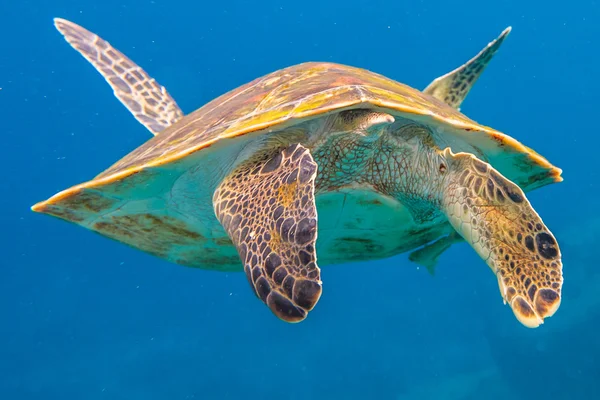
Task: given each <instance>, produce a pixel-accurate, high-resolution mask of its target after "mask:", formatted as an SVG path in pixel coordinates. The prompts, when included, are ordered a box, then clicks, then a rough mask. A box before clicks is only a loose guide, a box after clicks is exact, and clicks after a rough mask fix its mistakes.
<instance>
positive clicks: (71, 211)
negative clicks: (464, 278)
mask: <svg viewBox="0 0 600 400" xmlns="http://www.w3.org/2000/svg"><path fill="white" fill-rule="evenodd" d="M56 26H57V28H58V29H59V30H60V31H61V33H63V35H65V38H66V39H67V41H69V43H71V45H72V46H73V47H74V48H76V49H77V50H78V51H79V52H80V53H81V54H82V55H83V56H84V57H86V58H87V59H88V60H89V61H90V62H91V63H92V64H93V65H94V66H95V67H96V68H97V69H98V70H99V71H100V72H101V73H102V74H103V76H104V77H105V78H106V79H107V81H108V82H109V83H110V84H111V86H112V87H113V90H114V91H115V95H116V96H117V97H118V98H119V99H120V100H121V101H122V102H123V104H125V105H126V107H127V108H128V109H129V110H130V111H131V112H132V114H134V115H135V117H136V118H137V119H138V120H139V121H140V122H141V123H142V124H144V125H145V126H146V127H147V128H148V129H149V130H150V131H151V132H152V133H153V134H154V135H155V137H154V138H153V139H151V140H149V141H148V142H146V143H145V144H143V145H142V146H140V147H139V148H137V149H136V150H134V151H133V152H131V153H130V154H128V155H127V156H125V157H124V158H123V159H121V160H120V161H118V162H117V163H116V164H114V165H113V166H112V167H110V168H109V169H107V170H106V171H104V172H103V173H102V174H100V175H99V176H97V177H96V179H94V180H92V181H90V182H86V183H83V184H81V185H77V186H74V187H73V188H70V189H67V190H65V191H63V192H61V193H59V194H57V195H55V196H54V197H52V198H51V199H49V200H47V201H45V202H42V203H39V204H37V205H35V206H34V207H33V209H34V210H35V211H40V212H44V213H47V214H51V215H54V216H57V217H60V218H62V219H65V220H68V221H71V222H74V223H77V224H79V225H81V226H84V227H86V228H88V229H91V230H93V231H96V232H98V233H101V234H102V235H104V236H107V237H110V238H113V239H115V240H118V241H120V242H123V243H127V244H129V245H131V246H133V247H135V248H138V249H141V250H143V251H146V252H149V253H151V254H154V255H156V256H158V257H161V258H164V259H167V260H169V261H172V262H176V263H179V264H183V265H188V266H195V267H200V268H210V269H222V270H234V269H240V270H241V269H242V268H243V269H244V271H245V273H246V275H247V277H248V280H249V282H250V283H251V286H252V288H253V290H254V292H255V294H256V295H257V296H258V297H259V298H260V299H261V300H262V301H263V302H264V303H265V304H267V305H268V306H269V307H270V309H271V310H272V311H273V312H274V314H275V315H277V316H278V317H279V318H281V319H283V320H285V321H289V322H297V321H301V320H303V319H304V318H305V317H306V315H307V313H308V312H309V311H310V310H312V309H313V307H314V306H315V305H316V303H317V301H318V300H319V298H320V295H321V277H320V269H319V267H318V266H317V255H318V262H319V264H321V265H325V264H334V263H343V262H348V261H364V260H369V259H376V258H384V257H389V256H392V255H395V254H399V253H403V252H406V251H411V250H414V251H413V253H412V254H411V256H410V258H411V259H412V260H413V261H417V262H419V263H421V264H422V265H425V266H427V267H428V269H430V270H433V267H434V266H435V264H436V262H437V259H438V258H439V256H440V255H441V254H442V253H443V252H444V251H445V250H446V249H447V248H448V247H449V246H450V245H452V244H453V243H456V242H459V241H462V240H466V241H467V242H468V243H469V244H470V245H471V246H472V247H473V248H474V249H475V250H476V251H477V253H478V254H479V255H480V256H481V257H482V258H483V259H484V260H485V261H486V263H487V264H488V265H489V266H490V268H491V269H492V271H493V272H494V273H495V274H496V276H497V278H498V283H499V287H500V291H501V295H502V297H503V299H504V300H505V301H506V302H508V303H509V304H510V305H511V307H512V309H513V311H514V313H515V315H516V317H517V318H518V319H519V321H521V322H522V323H523V324H524V325H526V326H529V327H535V326H538V325H539V324H540V323H542V322H543V319H544V318H545V317H549V316H551V315H553V314H554V312H555V311H556V310H557V309H558V307H559V304H560V292H561V287H562V263H561V255H560V251H559V249H558V245H557V243H556V240H555V238H554V236H553V235H552V233H551V232H550V231H549V230H548V228H547V227H546V226H545V225H544V223H543V222H542V220H541V218H540V217H539V216H538V214H537V213H536V212H535V211H534V210H533V208H532V207H531V205H530V203H529V201H528V200H527V198H526V196H525V193H524V191H528V190H532V189H534V188H537V187H540V186H544V185H546V184H548V183H552V182H558V181H560V180H561V179H562V178H560V170H559V169H558V168H556V167H554V166H553V165H552V164H550V163H549V162H548V161H547V160H546V159H544V158H543V157H541V156H540V155H538V154H537V153H535V152H533V150H531V149H529V148H527V147H525V146H523V145H522V144H520V143H519V142H517V141H516V140H514V139H513V138H510V137H508V136H506V135H504V134H501V133H500V132H497V131H495V130H493V129H491V128H487V127H484V126H481V125H478V124H477V123H475V122H473V121H472V120H470V119H468V118H467V117H465V116H464V115H463V114H461V113H460V112H458V111H457V109H458V107H459V106H460V104H461V103H462V101H463V100H464V98H465V97H466V95H467V94H468V92H469V90H470V88H471V86H472V85H473V84H474V83H475V81H476V80H477V78H478V77H479V75H480V74H481V72H482V71H483V69H484V68H485V67H486V65H487V63H488V62H489V61H490V59H491V57H492V56H493V55H494V54H495V52H496V51H497V50H498V47H499V46H500V44H501V43H502V41H503V40H504V38H505V37H506V35H507V34H508V32H509V30H506V31H504V32H503V34H502V35H501V36H500V37H499V38H498V39H497V40H495V41H494V42H492V43H490V44H489V45H488V46H487V47H486V48H485V49H484V50H482V51H481V52H480V53H479V54H478V55H477V56H476V57H474V58H473V59H472V60H470V61H469V62H468V63H466V64H465V65H463V66H462V67H460V68H458V69H456V70H454V71H452V72H450V73H448V74H446V75H444V76H442V77H440V78H438V79H436V80H434V82H432V84H431V85H429V86H428V87H427V88H426V89H425V90H424V92H419V91H416V90H414V89H412V88H410V87H408V86H405V85H402V84H400V83H397V82H395V81H392V80H389V79H387V78H385V77H382V76H380V75H377V74H373V73H371V72H369V71H366V70H360V69H356V68H352V67H347V66H343V65H339V64H331V63H306V64H301V65H298V66H293V67H289V68H286V69H284V70H281V71H277V72H274V73H272V74H269V75H267V76H265V77H262V78H259V79H257V80H255V81H253V82H250V83H248V84H246V85H244V86H242V87H240V88H238V89H236V90H233V91H231V92H229V93H227V94H225V95H223V96H221V97H219V98H218V99H215V100H214V101H212V102H210V103H208V104H207V105H205V106H204V107H202V108H200V109H199V110H197V111H195V112H193V113H191V114H189V115H187V116H184V114H183V112H181V110H180V109H179V107H178V106H177V104H176V103H175V101H174V100H173V98H172V97H171V96H170V95H169V94H168V93H167V92H166V90H165V89H164V87H162V86H160V85H158V84H157V83H156V81H154V80H153V79H152V78H151V77H149V76H148V75H147V73H146V72H145V71H143V70H142V69H141V68H140V67H138V66H137V65H135V64H134V63H133V62H132V61H131V60H129V59H128V58H127V57H125V56H124V55H123V54H122V53H120V52H119V51H118V50H116V49H114V48H113V47H112V46H110V44H108V43H107V42H105V41H104V40H102V39H101V38H99V37H98V36H96V35H94V34H93V33H91V32H89V31H86V30H85V29H83V28H82V27H80V26H77V25H75V24H73V23H71V22H68V21H65V20H60V19H57V20H56Z"/></svg>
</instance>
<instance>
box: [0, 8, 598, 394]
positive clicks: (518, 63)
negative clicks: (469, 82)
mask: <svg viewBox="0 0 600 400" xmlns="http://www.w3.org/2000/svg"><path fill="white" fill-rule="evenodd" d="M1 10H2V15H3V22H2V24H0V37H1V38H2V39H0V50H1V51H0V88H1V90H0V116H1V117H2V118H1V121H2V125H3V127H2V131H3V137H2V139H3V146H2V148H3V151H2V156H1V158H2V163H1V164H2V169H1V170H2V172H1V174H2V181H1V182H2V196H0V210H2V213H1V221H2V228H3V229H2V230H1V231H0V232H1V233H0V236H1V237H2V240H1V241H0V243H1V244H0V247H1V249H2V258H1V260H2V261H0V264H1V268H0V399H6V400H30V399H45V400H50V399H61V400H80V399H90V400H96V399H111V400H112V399H116V400H121V399H127V400H133V399H144V400H155V399H156V400H157V399H170V400H175V399H202V400H204V399H206V400H208V399H257V400H258V399H275V398H277V399H290V400H300V399H302V400H305V399H315V400H317V399H394V400H398V399H425V400H427V399H451V400H459V399H506V398H511V399H515V400H516V399H532V398H534V399H536V398H544V399H556V400H558V399H600V339H599V337H598V332H599V331H600V329H599V328H600V295H599V293H600V270H599V269H598V254H597V252H598V249H599V248H600V216H599V215H598V205H599V204H600V203H599V200H598V198H599V196H600V184H599V180H600V174H599V172H598V170H599V166H598V156H597V154H598V145H599V143H598V134H599V129H598V123H597V122H596V119H597V116H598V107H599V106H600V101H599V100H598V93H600V83H599V81H598V79H597V76H596V73H597V71H598V67H599V58H598V48H599V46H600V4H599V3H598V2H597V1H572V2H568V3H565V2H556V1H551V2H542V1H530V2H524V1H501V2H494V3H486V2H482V1H472V0H470V1H463V2H443V1H439V0H438V1H429V2H426V1H414V2H399V1H390V0H385V1H383V0H371V1H369V2H358V1H353V0H351V1H345V2H341V1H329V2H324V1H313V0H308V1H303V2H285V1H281V0H279V1H273V0H265V1H260V2H250V1H241V0H231V1H229V2H215V3H207V2H193V1H189V0H171V1H166V0H152V1H150V0H130V1H123V0H120V1H115V0H104V1H102V2H99V1H97V2H94V1H89V0H88V1H85V0H84V1H71V0H55V1H52V2H43V1H40V0H37V1H22V2H8V1H4V2H3V3H2V7H1ZM53 17H62V18H66V19H69V20H72V21H74V22H76V23H78V24H81V25H83V26H84V27H86V28H88V29H90V30H92V31H94V32H96V33H98V34H99V35H101V36H102V37H103V38H105V39H106V40H108V41H110V42H111V43H112V44H113V45H115V46H116V47H117V48H118V49H119V50H121V51H123V52H124V53H125V54H127V55H128V56H129V57H130V58H132V59H133V60H134V61H135V62H137V63H138V64H140V65H141V66H142V67H143V68H144V69H145V70H146V71H148V73H150V75H152V76H153V77H155V78H156V79H157V80H158V81H159V82H160V83H161V84H163V85H165V86H166V87H167V88H168V90H169V92H170V93H171V94H172V95H173V96H174V97H175V99H176V100H177V102H178V104H179V105H180V107H181V108H182V109H183V110H184V111H185V112H186V113H187V112H191V111H193V110H194V109H196V108H198V107H200V106H201V105H203V104H204V103H206V102H208V101H210V100H212V99H213V98H215V97H217V96H218V95H220V94H222V93H224V92H226V91H228V90H230V89H233V88H235V87H237V86H239V85H241V84H243V83H246V82H248V81H250V80H252V79H254V78H256V77H258V76H261V75H264V74H266V73H269V72H271V71H274V70H277V69H279V68H283V67H286V66H288V65H292V64H296V63H299V62H304V61H333V62H339V63H345V64H350V65H354V66H359V67H363V68H367V69H370V70H372V71H375V72H378V73H381V74H384V75H386V76H389V77H391V78H393V79H396V80H399V81H401V82H404V83H406V84H409V85H411V86H413V87H415V88H418V89H422V88H424V87H425V86H426V85H427V84H428V83H429V82H430V81H431V80H433V79H434V78H435V77H437V76H440V75H442V74H444V73H446V72H448V71H450V70H451V69H454V68H455V67H457V66H458V65H460V64H462V63H463V62H465V61H466V60H467V59H469V58H470V57H472V56H473V55H475V54H476V53H477V52H478V51H479V50H480V49H481V48H482V47H483V46H484V45H485V44H487V43H488V42H489V41H490V40H492V39H493V38H495V37H496V36H497V35H498V34H499V33H500V32H501V31H502V30H503V29H504V28H505V27H506V26H509V25H511V26H512V27H513V31H512V33H511V34H510V36H509V37H508V39H507V40H506V42H505V43H504V44H503V46H502V49H501V50H500V52H499V53H498V54H497V55H496V57H495V58H494V60H493V61H492V62H491V64H490V66H489V67H488V69H487V70H486V71H485V73H484V74H483V76H482V77H481V79H480V80H479V81H478V82H477V84H476V85H475V87H474V89H473V90H472V91H471V93H470V95H469V97H468V98H467V99H466V101H465V102H464V104H463V106H462V111H463V112H464V113H465V114H466V115H468V116H469V117H471V118H473V119H475V120H476V121H478V122H480V123H482V124H485V125H489V126H492V127H495V128H497V129H499V130H500V131H503V132H505V133H507V134H509V135H511V136H513V137H515V138H517V139H518V140H520V141H522V142H523V143H524V144H526V145H528V146H530V147H532V148H534V149H535V150H536V151H538V152H539V153H541V154H542V155H544V156H545V157H547V158H548V159H549V160H550V161H551V162H553V163H554V164H555V165H557V166H558V167H560V168H562V169H563V176H564V178H565V180H564V182H562V183H559V184H553V185H549V186H546V187H543V188H541V189H538V190H535V191H533V192H531V193H529V194H528V197H529V199H530V200H531V202H532V204H533V206H534V207H535V209H536V210H537V211H538V213H539V214H540V215H541V216H542V218H543V219H544V222H545V223H546V224H547V225H548V226H549V228H550V229H551V230H552V231H553V233H554V234H555V236H556V237H557V240H558V242H559V244H560V246H561V251H562V253H563V263H564V276H565V283H564V286H563V300H562V305H561V308H560V309H559V311H558V312H557V313H556V315H555V316H554V317H552V318H550V319H548V320H547V321H546V323H545V324H544V325H542V326H541V327H539V328H537V329H528V328H525V327H523V326H522V325H521V324H519V323H518V322H517V320H516V319H515V318H514V316H513V313H512V311H511V310H510V308H509V307H508V306H505V305H503V304H502V300H501V297H500V296H499V292H498V286H497V283H496V279H495V277H494V275H493V274H492V273H491V272H490V270H489V268H488V267H487V266H486V265H485V263H484V262H483V261H482V260H481V259H480V258H479V257H478V256H477V255H476V254H475V252H474V251H473V250H472V249H471V248H470V247H469V246H468V245H467V244H464V243H463V244H459V245H455V246H453V247H452V248H451V249H450V250H449V251H448V252H447V253H445V254H444V255H443V256H442V257H441V259H440V263H439V265H438V268H437V272H436V275H435V276H434V277H432V276H430V275H429V274H428V273H427V272H426V271H425V270H424V269H423V268H418V267H417V265H415V264H413V263H411V262H410V261H409V260H408V258H407V255H406V254H401V255H398V256H395V257H392V258H389V259H385V260H380V261H376V262H368V263H357V264H350V265H340V266H334V267H325V268H323V270H322V278H323V281H324V294H323V297H322V298H321V300H320V301H319V304H318V306H317V307H316V308H315V310H314V311H313V312H311V314H310V316H309V318H307V319H306V320H305V321H303V322H302V323H300V324H286V323H283V322H281V321H279V320H277V319H276V318H275V317H274V316H273V315H272V314H271V313H270V312H269V310H268V309H267V308H266V307H265V306H264V305H263V304H262V303H261V302H260V301H258V300H257V299H256V298H255V297H254V295H253V294H252V292H251V290H250V288H249V286H248V283H247V281H246V278H245V276H244V274H242V273H219V272H212V271H204V270H195V269H190V268H185V267H181V266H177V265H172V264H169V263H167V262H165V261H162V260H160V259H158V258H155V257H152V256H150V255H147V254H144V253H142V252H139V251H136V250H133V249H131V248H129V247H127V246H124V245H122V244H120V243H117V242H113V241H111V240H109V239H106V238H103V237H101V236H99V235H96V234H94V233H92V232H90V231H87V230H85V229H82V228H80V227H78V226H76V225H73V224H68V223H65V222H62V221H60V220H58V219H55V218H50V217H48V216H44V215H40V214H35V213H33V212H31V211H30V208H29V207H30V206H31V205H33V204H34V203H36V202H37V201H40V200H44V199H46V198H47V197H49V196H51V195H53V194H54V193H56V192H57V191H59V190H62V189H64V188H67V187H69V186H71V185H73V184H76V183H79V182H82V181H86V180H88V179H90V178H92V177H93V176H94V175H96V174H97V173H99V172H100V171H102V170H104V169H105V168H107V167H108V166H110V165H111V164H112V163H113V162H114V161H116V160H117V159H119V158H120V157H122V156H124V155H125V154H127V153H128V152H130V151H131V150H133V149H134V148H136V147H137V146H139V145H140V144H142V143H143V142H144V141H146V140H148V139H149V137H150V135H149V133H148V132H147V131H146V130H145V129H144V128H143V127H142V126H141V125H140V124H139V123H138V122H137V121H136V120H135V119H134V118H133V117H131V115H130V114H129V113H128V112H127V111H126V109H125V108H124V107H123V106H122V105H121V104H120V103H119V102H118V101H117V100H116V99H115V98H114V96H113V95H112V93H111V90H110V88H109V87H108V85H107V84H106V83H105V82H104V80H103V79H102V78H101V77H100V75H98V74H97V73H96V72H95V71H94V69H93V68H92V67H91V66H90V65H89V64H88V63H87V62H86V61H85V60H84V59H83V58H81V57H80V56H79V55H78V54H77V53H76V52H75V51H73V50H72V49H71V48H70V46H68V44H67V43H66V42H65V41H64V40H63V39H62V37H61V35H60V34H59V33H58V32H57V31H56V30H55V28H54V26H53V23H52V18H53Z"/></svg>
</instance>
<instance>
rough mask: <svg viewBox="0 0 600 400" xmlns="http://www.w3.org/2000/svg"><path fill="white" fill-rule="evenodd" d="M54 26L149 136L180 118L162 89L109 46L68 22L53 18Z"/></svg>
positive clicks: (180, 113) (175, 105)
mask: <svg viewBox="0 0 600 400" xmlns="http://www.w3.org/2000/svg"><path fill="white" fill-rule="evenodd" d="M54 25H55V26H56V29H58V31H59V32H60V33H61V34H62V35H63V36H64V37H65V40H66V41H67V42H68V43H69V44H70V45H71V46H72V47H73V48H74V49H75V50H77V51H78V52H79V54H81V55H82V56H83V57H85V58H86V59H87V60H88V61H89V62H90V63H91V64H92V65H93V66H94V67H96V69H97V70H98V72H100V74H102V76H103V77H104V79H106V81H107V82H108V84H109V85H110V86H111V87H112V88H113V90H114V93H115V96H116V97H117V99H119V100H120V101H121V103H123V105H124V106H125V107H127V109H128V110H129V111H130V112H131V113H132V114H133V116H134V117H135V118H136V119H137V120H138V121H139V122H140V123H141V124H142V125H144V126H145V127H146V128H147V129H148V130H149V131H150V132H152V134H153V135H157V134H158V133H159V132H161V131H162V130H164V129H165V128H167V127H168V126H171V125H173V124H174V123H175V122H177V121H179V120H180V119H181V118H183V112H182V111H181V109H180V108H179V106H178V105H177V103H176V102H175V100H173V98H172V97H171V95H170V94H169V93H168V92H167V90H166V89H165V88H164V86H161V85H160V84H159V83H158V82H156V80H154V78H152V77H151V76H149V75H148V74H147V73H146V71H144V70H143V69H142V68H140V67H139V66H138V65H137V64H136V63H134V62H133V61H131V60H130V59H129V58H127V56H125V55H124V54H123V53H121V52H120V51H119V50H117V49H115V48H114V47H112V46H111V45H110V43H108V42H107V41H105V40H103V39H102V38H101V37H99V36H98V35H96V34H94V33H92V32H90V31H88V30H87V29H85V28H83V27H81V26H79V25H77V24H75V23H73V22H71V21H67V20H64V19H61V18H55V19H54Z"/></svg>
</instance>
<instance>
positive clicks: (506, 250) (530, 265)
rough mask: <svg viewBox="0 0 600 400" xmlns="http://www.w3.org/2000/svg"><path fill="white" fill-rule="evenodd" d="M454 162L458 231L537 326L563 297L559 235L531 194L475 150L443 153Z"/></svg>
mask: <svg viewBox="0 0 600 400" xmlns="http://www.w3.org/2000/svg"><path fill="white" fill-rule="evenodd" d="M443 155H444V158H445V160H446V161H447V163H448V168H447V170H446V172H445V173H446V174H447V176H446V177H445V182H446V185H445V191H444V196H443V208H444V210H445V212H446V215H447V216H448V219H449V221H450V223H451V224H452V226H453V227H454V229H456V230H457V231H458V232H459V233H460V234H461V235H462V236H463V237H464V238H465V240H466V241H467V242H469V243H470V244H471V246H472V247H473V248H474V249H475V250H476V251H477V253H478V254H479V256H480V257H481V258H483V259H484V260H485V261H486V262H487V264H488V265H489V266H490V268H491V269H492V271H493V272H494V273H495V274H496V276H497V278H498V284H499V286H500V293H501V295H502V297H503V298H504V301H505V302H508V304H510V306H511V308H512V309H513V312H514V314H515V316H516V317H517V319H518V320H519V321H520V322H521V323H522V324H523V325H525V326H527V327H530V328H535V327H537V326H539V325H540V324H542V323H543V322H544V318H547V317H550V316H552V315H553V314H554V313H555V312H556V310H557V309H558V307H559V306H560V301H561V295H560V294H561V288H562V283H563V276H562V262H561V254H560V250H559V247H558V244H557V243H556V239H555V238H554V236H553V235H552V233H551V232H550V230H549V229H548V228H547V227H546V225H545V224H544V222H543V221H542V219H541V218H540V216H539V215H538V214H537V213H536V212H535V210H534V209H533V208H532V207H531V204H530V203H529V201H528V200H527V198H526V197H525V193H524V192H523V191H522V190H521V188H519V187H518V186H517V185H516V184H514V183H513V182H511V181H509V180H508V179H506V178H505V177H504V176H502V175H501V174H500V173H499V172H498V171H497V170H496V169H494V168H493V167H492V166H491V165H489V164H487V163H485V162H483V161H481V160H479V159H477V158H476V157H475V156H473V155H472V154H467V153H457V154H453V153H452V151H451V150H450V149H446V150H444V152H443Z"/></svg>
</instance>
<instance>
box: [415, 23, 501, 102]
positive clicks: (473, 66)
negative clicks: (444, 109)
mask: <svg viewBox="0 0 600 400" xmlns="http://www.w3.org/2000/svg"><path fill="white" fill-rule="evenodd" d="M510 31H511V27H510V26H509V27H508V28H506V29H505V30H503V31H502V33H501V34H500V36H498V37H497V38H496V39H494V40H493V41H492V42H490V43H489V44H488V45H487V46H486V47H485V48H484V49H483V50H481V51H480V52H479V53H478V54H477V55H476V56H475V57H473V58H472V59H470V60H469V61H467V62H466V63H465V64H463V65H461V66H460V67H458V68H456V69H455V70H454V71H451V72H448V73H447V74H445V75H442V76H440V77H439V78H436V79H434V80H433V82H431V83H430V84H429V86H427V87H426V88H425V89H424V90H423V92H424V93H427V94H429V95H431V96H433V97H435V98H436V99H438V100H441V101H443V102H444V103H446V104H448V105H449V106H451V107H454V108H456V109H459V107H460V105H461V104H462V102H463V101H464V100H465V98H466V97H467V95H468V94H469V91H470V90H471V87H473V85H474V84H475V82H477V79H479V76H480V75H481V74H482V73H483V71H484V70H485V68H486V67H487V65H488V63H489V62H490V61H491V59H492V57H494V54H496V52H497V51H498V49H499V48H500V46H501V45H502V42H504V39H506V37H507V36H508V34H509V33H510Z"/></svg>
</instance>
